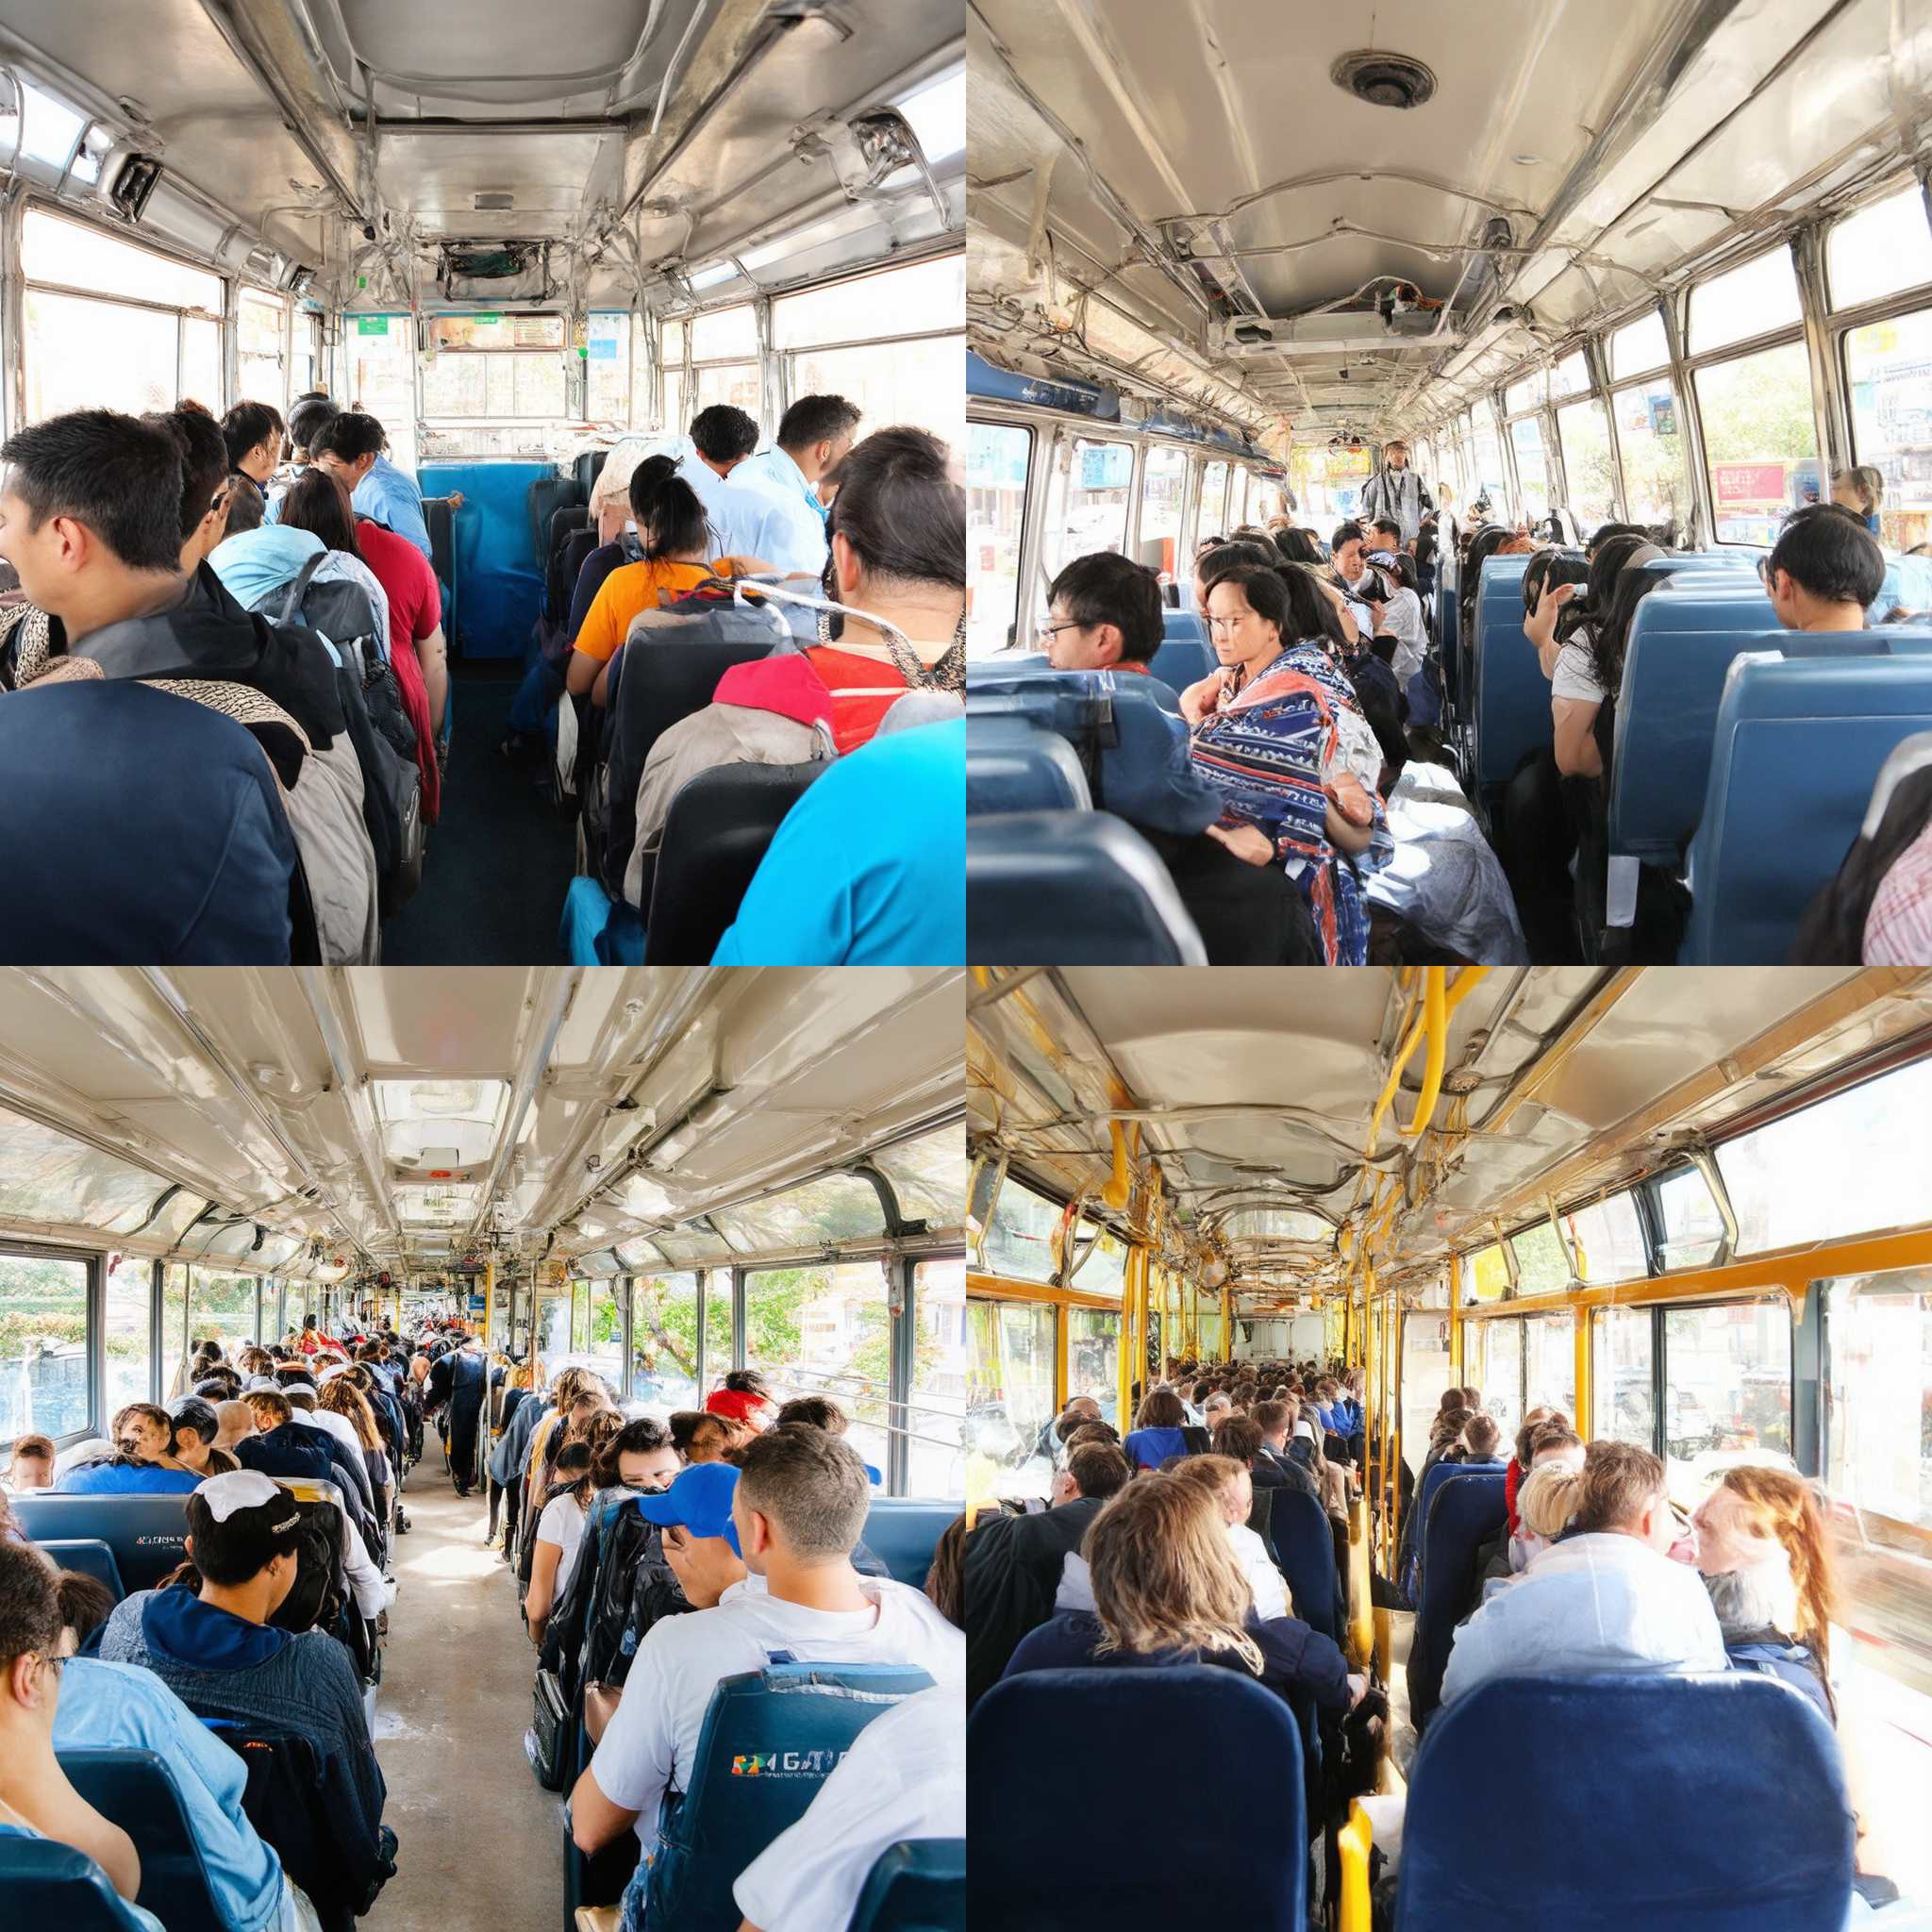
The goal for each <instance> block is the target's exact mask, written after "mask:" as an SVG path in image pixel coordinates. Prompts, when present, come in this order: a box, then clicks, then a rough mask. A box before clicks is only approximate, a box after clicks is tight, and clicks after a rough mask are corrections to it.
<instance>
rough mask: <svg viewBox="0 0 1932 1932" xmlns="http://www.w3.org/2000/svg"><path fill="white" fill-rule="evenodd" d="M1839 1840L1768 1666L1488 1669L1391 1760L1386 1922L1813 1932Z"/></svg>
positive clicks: (1823, 1734) (1611, 1930)
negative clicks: (1504, 1804) (1711, 1670)
mask: <svg viewBox="0 0 1932 1932" xmlns="http://www.w3.org/2000/svg"><path fill="white" fill-rule="evenodd" d="M1525 1744H1530V1745H1531V1746H1532V1747H1533V1749H1534V1752H1535V1755H1536V1759H1537V1762H1538V1763H1539V1764H1541V1765H1543V1766H1546V1767H1548V1774H1547V1775H1537V1776H1532V1777H1527V1778H1516V1779H1512V1780H1511V1790H1510V1797H1509V1828H1508V1834H1507V1837H1508V1844H1507V1856H1505V1855H1504V1853H1503V1852H1502V1850H1501V1849H1500V1848H1499V1846H1498V1842H1497V1839H1496V1808H1495V1794H1494V1778H1495V1774H1496V1766H1497V1765H1499V1764H1521V1763H1522V1762H1523V1752H1524V1747H1525ZM1853 1848H1854V1847H1853V1819H1852V1808H1851V1805H1850V1802H1849V1800H1848V1799H1847V1798H1846V1795H1845V1784H1844V1768H1843V1764H1842V1761H1841V1760H1840V1756H1839V1749H1838V1745H1837V1742H1836V1740H1834V1739H1833V1737H1832V1735H1831V1732H1830V1730H1829V1728H1828V1727H1827V1726H1826V1724H1825V1723H1824V1719H1823V1718H1821V1717H1820V1716H1819V1714H1818V1712H1817V1711H1816V1710H1815V1709H1814V1708H1813V1707H1812V1705H1811V1703H1810V1701H1809V1700H1808V1699H1807V1698H1805V1697H1801V1696H1794V1695H1793V1694H1792V1693H1791V1691H1789V1690H1788V1689H1786V1688H1785V1686H1783V1685H1781V1684H1778V1683H1774V1682H1773V1681H1771V1680H1770V1679H1768V1678H1764V1677H1757V1676H1752V1675H1749V1674H1743V1673H1735V1674H1731V1673H1726V1674H1714V1675H1710V1676H1692V1677H1667V1676H1631V1675H1622V1674H1606V1675H1591V1676H1574V1677H1562V1676H1552V1677H1498V1678H1495V1679H1493V1680H1491V1682H1489V1683H1486V1684H1482V1685H1479V1686H1478V1687H1477V1688H1476V1689H1475V1690H1474V1691H1471V1692H1470V1693H1469V1695H1468V1696H1466V1697H1459V1698H1457V1701H1456V1702H1455V1703H1454V1704H1453V1705H1452V1706H1450V1707H1449V1708H1448V1709H1447V1710H1446V1711H1444V1712H1443V1713H1442V1716H1441V1721H1440V1722H1439V1723H1437V1724H1434V1725H1432V1726H1431V1727H1430V1730H1429V1733H1428V1736H1427V1737H1426V1738H1425V1739H1424V1740H1423V1743H1422V1747H1421V1749H1420V1750H1419V1751H1418V1753H1417V1755H1416V1758H1415V1762H1414V1764H1413V1765H1412V1767H1411V1768H1410V1771H1409V1782H1408V1808H1407V1814H1406V1816H1405V1818H1404V1821H1403V1827H1402V1875H1401V1880H1400V1891H1399V1893H1398V1896H1397V1900H1396V1907H1395V1926H1396V1932H1438V1928H1440V1927H1442V1926H1449V1925H1457V1926H1460V1925H1480V1926H1483V1927H1484V1928H1485V1932H1546V1928H1548V1927H1550V1926H1553V1925H1560V1926H1561V1927H1562V1928H1563V1932H1630V1928H1632V1927H1634V1926H1642V1925H1656V1926H1660V1927H1662V1926H1668V1927H1669V1928H1670V1932H1821V1928H1835V1927H1837V1926H1839V1925H1841V1924H1843V1923H1844V1918H1845V1913H1846V1910H1847V1908H1848V1907H1849V1905H1850V1903H1851V1891H1852V1869H1853ZM978 1856H979V1847H978V1844H977V1842H976V1840H975V1842H974V1859H975V1861H976V1860H977V1858H978ZM1878 1923H1880V1924H1882V1923H1883V1914H1881V1915H1880V1918H1879V1921H1878Z"/></svg>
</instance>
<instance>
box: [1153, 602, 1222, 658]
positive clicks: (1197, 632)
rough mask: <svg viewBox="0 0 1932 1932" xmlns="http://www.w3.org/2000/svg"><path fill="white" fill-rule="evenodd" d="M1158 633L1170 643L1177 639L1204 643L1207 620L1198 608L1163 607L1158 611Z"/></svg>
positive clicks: (1206, 638)
mask: <svg viewBox="0 0 1932 1932" xmlns="http://www.w3.org/2000/svg"><path fill="white" fill-rule="evenodd" d="M1160 634H1161V636H1162V637H1163V638H1165V639H1166V640H1167V641H1169V642H1170V643H1172V642H1174V641H1175V640H1176V639H1178V640H1181V641H1185V642H1187V643H1191V644H1205V643H1207V641H1208V621H1207V619H1206V618H1204V617H1203V616H1202V615H1201V613H1200V612H1199V611H1198V610H1176V609H1173V608H1163V609H1162V610H1161V613H1160ZM1210 655H1211V652H1210Z"/></svg>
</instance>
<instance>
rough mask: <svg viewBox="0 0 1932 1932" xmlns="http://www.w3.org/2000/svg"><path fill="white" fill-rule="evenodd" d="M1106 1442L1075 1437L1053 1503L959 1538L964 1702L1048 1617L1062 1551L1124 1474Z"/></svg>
mask: <svg viewBox="0 0 1932 1932" xmlns="http://www.w3.org/2000/svg"><path fill="white" fill-rule="evenodd" d="M1132 1473H1133V1472H1132V1470H1131V1469H1130V1467H1129V1466H1128V1463H1127V1458H1126V1457H1125V1456H1124V1455H1123V1454H1122V1452H1121V1451H1120V1450H1119V1449H1117V1448H1115V1447H1114V1446H1113V1445H1112V1444H1111V1443H1108V1442H1082V1443H1080V1444H1078V1445H1077V1446H1076V1447H1075V1448H1074V1451H1073V1453H1072V1454H1071V1455H1070V1456H1069V1457H1067V1466H1066V1468H1065V1469H1063V1470H1061V1471H1060V1472H1059V1473H1058V1474H1057V1475H1056V1476H1055V1477H1054V1485H1053V1506H1052V1507H1051V1508H1049V1509H1047V1510H1046V1511H1044V1512H1043V1513H1042V1514H1040V1515H1035V1516H1008V1515H998V1516H990V1517H988V1518H987V1519H985V1520H984V1521H982V1522H981V1523H980V1524H978V1526H977V1527H976V1528H974V1531H973V1532H972V1534H971V1535H970V1536H968V1537H967V1539H966V1552H965V1562H964V1571H965V1578H966V1600H967V1602H968V1603H969V1604H970V1605H971V1606H972V1608H973V1614H972V1615H971V1617H969V1618H968V1620H967V1625H966V1700H967V1704H968V1706H969V1707H971V1706H972V1705H973V1704H975V1703H977V1702H978V1700H979V1699H980V1698H981V1697H982V1696H984V1695H985V1693H986V1692H987V1691H989V1690H990V1689H991V1687H992V1686H993V1685H994V1684H996V1683H997V1682H998V1681H999V1678H1000V1674H1001V1673H1002V1672H1003V1671H1005V1669H1006V1668H1007V1664H1008V1660H1009V1659H1010V1658H1011V1657H1012V1655H1013V1652H1014V1650H1015V1649H1016V1648H1017V1647H1018V1645H1019V1644H1020V1642H1021V1641H1022V1640H1023V1639H1024V1637H1025V1636H1026V1635H1027V1633H1028V1632H1029V1631H1032V1630H1036V1629H1038V1628H1039V1627H1040V1626H1041V1624H1044V1623H1046V1622H1047V1620H1048V1619H1049V1618H1050V1617H1052V1615H1053V1600H1054V1592H1055V1591H1058V1588H1059V1584H1060V1575H1061V1573H1062V1572H1063V1571H1064V1570H1065V1568H1066V1561H1067V1558H1068V1557H1070V1556H1072V1555H1074V1553H1076V1552H1077V1551H1078V1550H1079V1547H1080V1543H1081V1540H1082V1539H1083V1538H1084V1537H1085V1536H1086V1534H1087V1532H1088V1530H1089V1529H1090V1528H1091V1526H1092V1524H1093V1519H1094V1518H1095V1517H1096V1516H1098V1515H1099V1514H1100V1512H1101V1509H1102V1507H1104V1506H1105V1504H1106V1503H1107V1501H1108V1497H1110V1496H1114V1495H1117V1494H1118V1493H1119V1492H1120V1491H1122V1490H1124V1488H1125V1487H1126V1486H1127V1483H1128V1480H1129V1478H1130V1477H1131V1475H1132Z"/></svg>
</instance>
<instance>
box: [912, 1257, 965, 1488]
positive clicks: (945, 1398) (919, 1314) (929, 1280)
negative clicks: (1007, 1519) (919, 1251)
mask: <svg viewBox="0 0 1932 1932" xmlns="http://www.w3.org/2000/svg"><path fill="white" fill-rule="evenodd" d="M912 1320H913V1332H912V1389H911V1402H910V1406H909V1407H908V1410H907V1413H906V1438H907V1441H906V1493H907V1494H908V1495H910V1496H956V1497H957V1496H964V1495H965V1493H966V1452H965V1447H964V1443H963V1441H962V1436H963V1431H964V1429H965V1424H966V1399H967V1391H968V1390H969V1389H970V1387H971V1386H972V1381H973V1358H972V1353H971V1351H970V1349H969V1348H968V1346H967V1338H966V1258H965V1257H964V1256H963V1255H946V1256H941V1257H938V1258H936V1259H932V1260H925V1261H920V1262H917V1263H915V1265H914V1267H913V1270H912Z"/></svg>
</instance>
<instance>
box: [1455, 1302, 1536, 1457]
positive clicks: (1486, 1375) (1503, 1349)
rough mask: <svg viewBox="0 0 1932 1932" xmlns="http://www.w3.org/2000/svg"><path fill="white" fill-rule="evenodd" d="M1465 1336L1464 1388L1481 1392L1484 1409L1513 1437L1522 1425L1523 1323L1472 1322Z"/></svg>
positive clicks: (1463, 1358)
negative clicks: (1471, 1345) (1472, 1346)
mask: <svg viewBox="0 0 1932 1932" xmlns="http://www.w3.org/2000/svg"><path fill="white" fill-rule="evenodd" d="M1463 1336H1464V1348H1463V1357H1462V1374H1463V1385H1464V1387H1466V1388H1475V1389H1478V1390H1480V1391H1482V1398H1483V1404H1482V1406H1483V1407H1484V1408H1485V1409H1487V1410H1488V1411H1489V1413H1490V1414H1491V1415H1492V1416H1494V1417H1495V1419H1496V1421H1497V1422H1498V1423H1499V1424H1501V1425H1502V1429H1503V1433H1504V1435H1506V1436H1513V1435H1514V1434H1515V1433H1516V1431H1517V1430H1518V1429H1520V1428H1521V1427H1522V1426H1523V1324H1522V1323H1521V1322H1479V1323H1472V1324H1470V1325H1469V1326H1468V1327H1466V1328H1465V1329H1464V1330H1463ZM1472 1337H1473V1338H1474V1340H1475V1343H1476V1345H1475V1347H1474V1349H1472V1348H1471V1347H1470V1346H1469V1345H1468V1344H1469V1339H1470V1338H1472Z"/></svg>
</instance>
